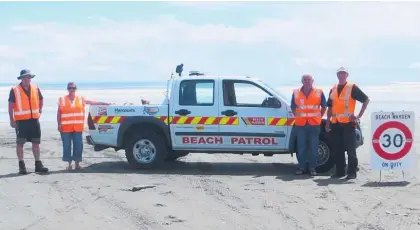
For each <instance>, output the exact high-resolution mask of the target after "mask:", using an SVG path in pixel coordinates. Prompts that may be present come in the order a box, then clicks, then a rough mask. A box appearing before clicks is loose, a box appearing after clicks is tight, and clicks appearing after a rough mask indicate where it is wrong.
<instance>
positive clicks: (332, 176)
mask: <svg viewBox="0 0 420 230" xmlns="http://www.w3.org/2000/svg"><path fill="white" fill-rule="evenodd" d="M345 176H346V174H337V173H334V174H333V175H331V178H342V177H345Z"/></svg>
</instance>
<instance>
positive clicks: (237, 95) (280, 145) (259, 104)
mask: <svg viewBox="0 0 420 230" xmlns="http://www.w3.org/2000/svg"><path fill="white" fill-rule="evenodd" d="M219 84H220V91H221V92H220V94H222V95H223V101H221V102H220V106H219V116H221V117H222V119H229V120H228V121H227V122H224V123H223V122H221V123H220V125H219V131H220V134H221V135H224V136H225V140H224V143H226V144H225V145H224V146H223V147H228V148H229V149H231V150H247V151H249V150H253V149H255V150H256V151H258V150H281V149H286V139H287V133H288V132H287V131H288V126H287V122H283V125H272V124H271V123H272V122H273V119H278V120H280V119H286V120H287V117H288V112H287V108H286V106H285V105H282V107H281V108H269V107H266V106H264V105H263V102H264V100H265V99H266V98H267V97H269V96H273V95H271V93H269V92H268V91H267V90H265V89H264V88H263V87H261V86H259V85H258V84H256V83H254V82H252V81H248V80H239V79H238V80H235V79H234V80H222V81H220V83H219ZM278 123H279V122H276V124H278ZM280 123H281V122H280Z"/></svg>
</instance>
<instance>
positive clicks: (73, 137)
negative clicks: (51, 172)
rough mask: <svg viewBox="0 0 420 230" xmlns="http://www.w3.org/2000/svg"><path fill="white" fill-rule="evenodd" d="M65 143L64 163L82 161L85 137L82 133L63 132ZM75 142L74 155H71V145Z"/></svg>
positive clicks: (62, 136)
mask: <svg viewBox="0 0 420 230" xmlns="http://www.w3.org/2000/svg"><path fill="white" fill-rule="evenodd" d="M61 140H62V141H63V161H65V162H71V161H78V162H80V161H82V152H83V135H82V132H70V133H64V132H61ZM72 142H73V155H72V154H71V144H72Z"/></svg>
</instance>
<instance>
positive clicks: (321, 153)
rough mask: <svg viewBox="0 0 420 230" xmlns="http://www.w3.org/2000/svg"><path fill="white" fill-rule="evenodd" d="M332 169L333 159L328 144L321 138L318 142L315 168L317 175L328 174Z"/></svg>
mask: <svg viewBox="0 0 420 230" xmlns="http://www.w3.org/2000/svg"><path fill="white" fill-rule="evenodd" d="M333 167H334V158H333V156H332V152H331V145H330V143H329V142H328V141H327V140H326V139H325V138H323V137H321V138H320V139H319V142H318V160H317V166H316V168H315V170H316V172H317V173H326V172H329V171H330V170H331V169H332V168H333Z"/></svg>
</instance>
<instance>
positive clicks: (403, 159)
mask: <svg viewBox="0 0 420 230" xmlns="http://www.w3.org/2000/svg"><path fill="white" fill-rule="evenodd" d="M414 127H415V114H414V112H409V111H395V112H382V111H381V112H374V113H372V116H371V132H372V134H371V137H372V142H371V145H370V146H371V158H370V159H371V167H372V169H379V170H380V174H379V175H380V179H379V180H381V179H382V170H402V173H403V177H404V169H408V168H411V167H412V162H413V149H414V148H413V146H414Z"/></svg>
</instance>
